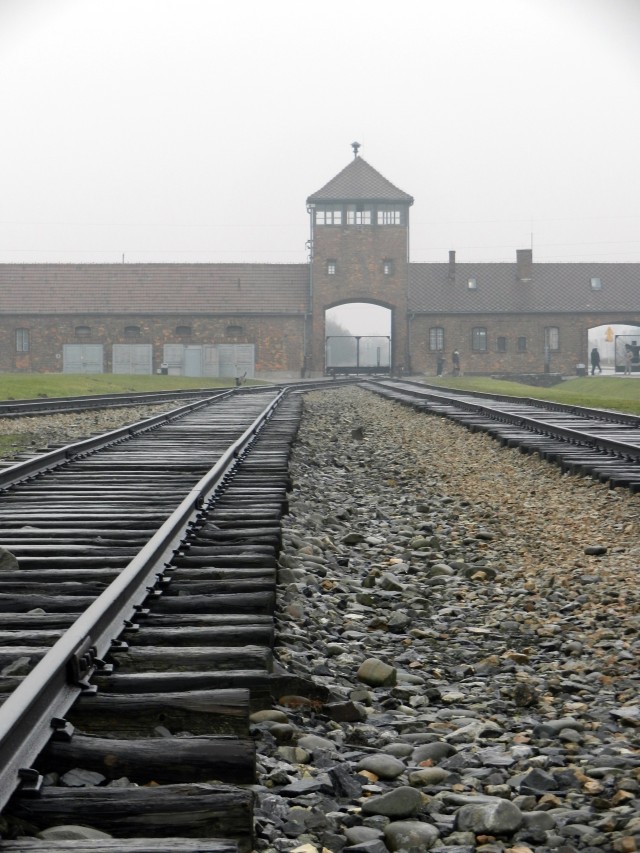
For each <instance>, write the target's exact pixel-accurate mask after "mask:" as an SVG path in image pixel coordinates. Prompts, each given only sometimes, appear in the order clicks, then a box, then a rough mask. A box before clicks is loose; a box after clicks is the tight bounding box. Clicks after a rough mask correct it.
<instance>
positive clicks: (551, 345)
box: [544, 326, 560, 352]
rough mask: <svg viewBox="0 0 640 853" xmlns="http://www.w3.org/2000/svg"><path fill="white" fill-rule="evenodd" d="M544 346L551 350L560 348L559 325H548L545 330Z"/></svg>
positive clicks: (554, 350)
mask: <svg viewBox="0 0 640 853" xmlns="http://www.w3.org/2000/svg"><path fill="white" fill-rule="evenodd" d="M544 347H545V349H549V350H550V351H551V352H556V351H557V350H559V349H560V329H559V328H558V327H557V326H547V328H546V329H545V330H544Z"/></svg>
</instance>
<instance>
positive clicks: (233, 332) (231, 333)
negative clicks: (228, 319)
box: [225, 326, 244, 338]
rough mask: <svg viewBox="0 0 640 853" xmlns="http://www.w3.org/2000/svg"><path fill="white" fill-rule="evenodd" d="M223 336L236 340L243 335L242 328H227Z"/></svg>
mask: <svg viewBox="0 0 640 853" xmlns="http://www.w3.org/2000/svg"><path fill="white" fill-rule="evenodd" d="M225 334H226V336H227V337H228V338H237V337H239V336H240V335H242V334H244V329H243V327H242V326H227V329H226V331H225Z"/></svg>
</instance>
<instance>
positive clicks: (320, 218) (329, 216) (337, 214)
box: [316, 207, 342, 225]
mask: <svg viewBox="0 0 640 853" xmlns="http://www.w3.org/2000/svg"><path fill="white" fill-rule="evenodd" d="M316 225H342V210H340V209H339V208H338V209H329V208H325V207H320V208H318V209H317V210H316Z"/></svg>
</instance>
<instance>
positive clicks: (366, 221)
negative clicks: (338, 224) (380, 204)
mask: <svg viewBox="0 0 640 853" xmlns="http://www.w3.org/2000/svg"><path fill="white" fill-rule="evenodd" d="M347 225H371V207H370V205H363V204H357V205H356V204H350V205H349V206H348V207H347Z"/></svg>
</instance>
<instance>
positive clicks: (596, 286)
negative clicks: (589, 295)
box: [591, 277, 602, 290]
mask: <svg viewBox="0 0 640 853" xmlns="http://www.w3.org/2000/svg"><path fill="white" fill-rule="evenodd" d="M591 290H602V279H601V278H596V277H594V278H592V279H591Z"/></svg>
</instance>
